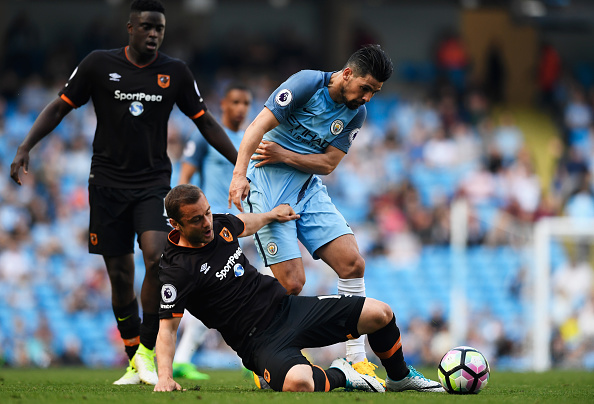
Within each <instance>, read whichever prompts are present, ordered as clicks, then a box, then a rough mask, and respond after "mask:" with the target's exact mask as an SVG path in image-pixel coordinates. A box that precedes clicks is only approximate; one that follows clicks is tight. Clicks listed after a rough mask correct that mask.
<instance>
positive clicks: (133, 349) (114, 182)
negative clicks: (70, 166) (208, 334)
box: [10, 0, 237, 384]
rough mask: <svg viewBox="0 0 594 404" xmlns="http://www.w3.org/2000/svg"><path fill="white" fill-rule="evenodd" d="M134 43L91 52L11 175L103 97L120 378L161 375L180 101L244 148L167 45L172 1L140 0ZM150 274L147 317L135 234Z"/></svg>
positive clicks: (107, 226)
mask: <svg viewBox="0 0 594 404" xmlns="http://www.w3.org/2000/svg"><path fill="white" fill-rule="evenodd" d="M127 29H128V34H129V43H128V46H126V47H124V48H120V49H114V50H99V51H94V52H92V53H91V54H89V55H88V56H87V57H86V58H85V59H83V61H82V62H81V63H80V64H79V65H78V67H77V68H76V69H75V71H74V73H73V74H72V76H71V77H70V79H69V81H68V83H67V84H66V86H65V87H64V88H63V89H62V91H61V92H60V94H59V97H58V98H57V99H56V100H54V101H53V102H51V103H50V104H49V105H48V106H47V107H46V108H45V109H44V110H43V111H42V112H41V114H40V115H39V117H38V118H37V119H36V121H35V123H34V124H33V127H32V128H31V130H30V131H29V133H28V135H27V136H26V138H25V140H24V141H23V143H22V144H21V145H20V146H19V148H18V150H17V153H16V156H15V158H14V161H13V162H12V165H11V169H10V175H11V177H12V178H13V180H14V181H16V182H17V183H19V184H20V183H21V182H20V179H19V170H20V168H21V167H22V168H23V170H24V172H25V173H27V169H28V165H29V151H30V150H31V148H33V146H34V145H35V144H37V143H38V142H39V141H40V140H41V139H43V138H44V137H45V136H46V135H48V134H49V133H50V132H51V131H52V130H53V129H54V128H55V127H56V126H57V125H58V124H59V123H60V122H61V121H62V119H63V118H64V116H66V114H68V113H69V112H70V111H71V110H72V109H73V108H77V107H80V106H81V105H83V104H85V103H86V102H87V101H89V99H92V100H93V105H94V107H95V113H96V115H97V129H96V131H95V138H94V140H93V158H92V162H91V172H90V175H89V204H90V208H91V214H90V225H89V252H91V253H93V254H101V255H102V256H103V258H104V261H105V265H106V267H107V272H108V275H109V279H110V282H111V289H112V306H113V311H114V315H115V317H116V321H117V325H118V329H119V331H120V334H121V337H122V339H123V341H124V345H125V350H126V353H127V355H128V357H129V358H130V366H129V367H128V369H127V370H126V373H125V375H124V376H122V378H120V379H119V380H117V381H116V382H115V383H114V384H137V383H141V382H144V383H147V384H156V383H157V373H156V369H155V362H154V345H155V341H156V338H157V333H158V330H159V318H158V311H159V288H160V284H159V279H158V275H157V270H158V265H159V257H160V255H161V252H162V251H163V248H164V247H165V245H166V243H167V233H168V232H169V230H171V227H169V224H168V223H167V218H166V217H165V215H164V208H163V199H164V197H165V195H166V194H167V192H168V191H169V189H170V181H171V162H170V160H169V158H168V157H167V121H168V119H169V115H170V113H171V110H172V108H173V105H174V104H177V106H178V107H179V109H180V110H181V111H182V112H183V113H185V114H186V115H187V116H188V117H189V118H190V119H192V120H193V121H194V123H195V124H196V126H197V127H198V129H199V130H200V132H201V133H202V134H203V136H204V137H205V138H206V139H207V140H208V142H209V143H210V144H212V145H213V146H214V147H215V148H216V149H217V150H219V151H220V152H221V153H222V154H223V155H224V156H225V157H226V158H227V159H228V160H229V161H231V162H234V161H235V159H236V157H237V152H236V150H235V148H234V147H233V144H232V143H231V142H230V140H229V138H228V137H227V135H226V134H225V132H224V131H223V129H222V128H221V127H220V126H219V124H218V123H217V122H216V121H215V119H214V118H213V117H212V115H211V114H210V113H209V112H207V110H206V105H205V104H204V102H203V100H202V97H201V96H200V92H199V91H198V86H197V85H196V82H195V80H194V77H193V76H192V73H191V72H190V70H189V69H188V67H187V66H186V64H185V63H183V62H182V61H180V60H177V59H173V58H170V57H168V56H166V55H164V54H162V53H159V52H158V49H159V47H160V46H161V43H162V41H163V36H164V33H165V10H164V8H163V6H162V4H161V3H160V2H158V1H156V0H135V1H133V2H132V4H131V6H130V20H129V22H128V24H127ZM135 234H137V235H138V240H139V246H140V248H141V249H142V253H143V258H144V264H145V267H146V274H145V277H144V281H143V284H142V291H141V296H140V299H141V303H142V309H143V319H142V323H141V320H140V317H139V310H138V303H137V299H136V295H135V292H134V255H133V254H134V237H135Z"/></svg>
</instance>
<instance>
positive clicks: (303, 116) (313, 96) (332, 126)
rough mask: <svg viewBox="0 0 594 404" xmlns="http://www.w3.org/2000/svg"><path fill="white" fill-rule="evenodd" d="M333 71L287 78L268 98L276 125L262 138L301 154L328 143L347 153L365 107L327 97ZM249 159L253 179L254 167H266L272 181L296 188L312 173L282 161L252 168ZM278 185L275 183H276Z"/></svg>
mask: <svg viewBox="0 0 594 404" xmlns="http://www.w3.org/2000/svg"><path fill="white" fill-rule="evenodd" d="M331 76H332V72H322V71H319V70H302V71H300V72H298V73H296V74H294V75H292V76H291V77H289V79H287V81H285V82H284V83H283V84H281V85H280V86H279V87H278V88H277V89H276V90H275V91H274V92H273V93H272V94H271V95H270V97H269V98H268V100H267V101H266V103H265V106H266V107H267V108H268V109H269V110H270V111H271V112H272V113H273V114H274V116H275V117H276V119H278V121H279V123H280V124H279V125H278V126H277V127H276V128H274V129H273V130H271V131H269V132H267V133H266V134H264V138H263V139H264V140H269V141H272V142H275V143H278V144H279V145H281V146H282V147H284V148H286V149H288V150H291V151H294V152H296V153H300V154H322V153H324V151H325V150H326V148H327V147H328V146H333V147H336V148H338V149H340V150H342V151H343V152H345V153H347V152H348V150H349V148H350V146H351V143H352V142H353V140H354V139H355V137H356V136H357V133H358V132H359V129H360V128H361V126H362V125H363V122H364V121H365V117H366V114H367V112H366V109H365V106H364V105H362V106H360V107H359V108H358V109H356V110H351V109H349V108H348V107H347V106H346V105H344V104H338V103H336V102H334V100H332V98H330V95H329V93H328V83H329V82H330V77H331ZM256 163H257V161H255V160H252V161H251V162H250V165H249V168H248V173H247V176H248V178H250V180H254V179H255V178H256V177H258V175H254V174H255V171H257V170H261V169H263V170H269V171H270V173H271V174H272V173H273V172H274V173H277V174H280V176H278V175H275V177H276V178H274V179H273V178H270V180H271V182H273V183H277V182H278V181H282V182H284V183H287V182H292V184H291V186H290V188H293V189H299V188H301V186H302V185H303V184H305V183H306V182H307V180H308V179H309V178H310V177H311V174H307V173H305V172H302V171H299V170H296V169H294V168H293V167H290V166H287V165H285V164H284V163H279V164H270V165H265V166H262V167H260V168H256V167H254V166H255V164H256ZM275 185H278V184H275Z"/></svg>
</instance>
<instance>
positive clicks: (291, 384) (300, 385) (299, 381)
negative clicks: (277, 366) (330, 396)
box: [283, 374, 314, 392]
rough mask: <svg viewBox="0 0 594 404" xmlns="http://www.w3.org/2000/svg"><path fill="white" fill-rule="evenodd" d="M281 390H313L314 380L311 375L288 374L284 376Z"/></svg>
mask: <svg viewBox="0 0 594 404" xmlns="http://www.w3.org/2000/svg"><path fill="white" fill-rule="evenodd" d="M283 391H294V392H298V391H314V381H313V378H312V377H305V376H303V375H289V374H287V377H285V383H284V384H283Z"/></svg>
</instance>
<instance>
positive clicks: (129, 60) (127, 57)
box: [124, 45, 159, 69]
mask: <svg viewBox="0 0 594 404" xmlns="http://www.w3.org/2000/svg"><path fill="white" fill-rule="evenodd" d="M129 47H130V45H128V46H126V47H125V48H124V54H125V55H126V59H127V60H128V62H130V63H132V64H133V65H134V66H136V67H138V68H141V69H142V68H143V67H147V66H148V65H150V64H151V63H153V62H154V61H155V60H157V58H158V57H159V51H157V52H155V58H154V59H153V60H151V61H150V62H148V63H147V64H145V65H137V64H136V63H134V62H133V61H132V60H131V59H130V57H129V56H128V48H129Z"/></svg>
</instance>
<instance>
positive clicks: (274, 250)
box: [266, 241, 278, 255]
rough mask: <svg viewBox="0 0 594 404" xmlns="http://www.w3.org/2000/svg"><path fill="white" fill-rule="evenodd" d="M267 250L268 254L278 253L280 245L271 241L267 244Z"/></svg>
mask: <svg viewBox="0 0 594 404" xmlns="http://www.w3.org/2000/svg"><path fill="white" fill-rule="evenodd" d="M266 250H267V251H268V254H270V255H276V253H277V252H278V246H277V245H276V243H273V242H272V241H271V242H270V243H268V244H267V245H266Z"/></svg>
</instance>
